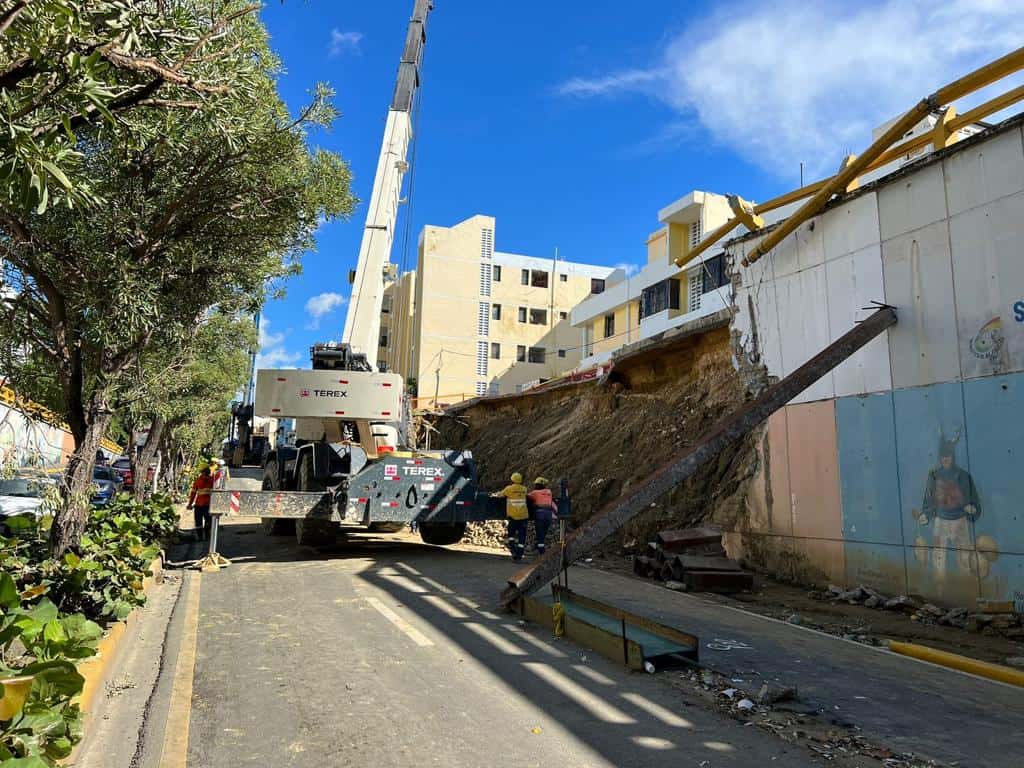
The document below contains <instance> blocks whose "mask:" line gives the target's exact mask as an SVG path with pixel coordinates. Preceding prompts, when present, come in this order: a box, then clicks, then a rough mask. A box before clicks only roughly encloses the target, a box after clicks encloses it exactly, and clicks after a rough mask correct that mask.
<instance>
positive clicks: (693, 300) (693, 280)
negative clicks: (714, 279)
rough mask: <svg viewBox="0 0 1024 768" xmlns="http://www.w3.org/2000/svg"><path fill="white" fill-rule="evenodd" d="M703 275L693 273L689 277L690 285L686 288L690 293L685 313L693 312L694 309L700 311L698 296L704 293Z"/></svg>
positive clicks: (701, 273)
mask: <svg viewBox="0 0 1024 768" xmlns="http://www.w3.org/2000/svg"><path fill="white" fill-rule="evenodd" d="M703 275H704V273H703V272H694V273H693V274H692V275H690V284H689V286H688V288H689V293H690V304H689V306H687V308H686V309H687V311H689V312H693V311H694V310H695V309H700V295H701V294H702V293H704V277H703Z"/></svg>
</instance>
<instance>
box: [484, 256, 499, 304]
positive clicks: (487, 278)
mask: <svg viewBox="0 0 1024 768" xmlns="http://www.w3.org/2000/svg"><path fill="white" fill-rule="evenodd" d="M494 269H497V267H495V268H494ZM492 277H493V269H492V267H491V265H490V264H489V263H488V264H481V265H480V295H481V296H490V295H491V278H492Z"/></svg>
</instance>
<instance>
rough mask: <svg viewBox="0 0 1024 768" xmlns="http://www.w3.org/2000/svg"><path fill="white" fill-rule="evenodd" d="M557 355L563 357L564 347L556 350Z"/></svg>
mask: <svg viewBox="0 0 1024 768" xmlns="http://www.w3.org/2000/svg"><path fill="white" fill-rule="evenodd" d="M558 356H559V357H565V350H564V349H560V350H558Z"/></svg>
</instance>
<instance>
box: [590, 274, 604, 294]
mask: <svg viewBox="0 0 1024 768" xmlns="http://www.w3.org/2000/svg"><path fill="white" fill-rule="evenodd" d="M590 292H591V293H604V280H601V279H600V278H597V277H592V278H590Z"/></svg>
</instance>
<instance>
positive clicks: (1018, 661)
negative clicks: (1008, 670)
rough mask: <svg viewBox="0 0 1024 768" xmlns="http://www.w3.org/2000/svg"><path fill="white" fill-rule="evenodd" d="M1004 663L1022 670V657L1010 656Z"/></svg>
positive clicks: (1023, 666)
mask: <svg viewBox="0 0 1024 768" xmlns="http://www.w3.org/2000/svg"><path fill="white" fill-rule="evenodd" d="M1006 663H1007V664H1009V665H1010V666H1011V667H1019V668H1020V669H1024V656H1010V657H1009V658H1008V659H1007V660H1006Z"/></svg>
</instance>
